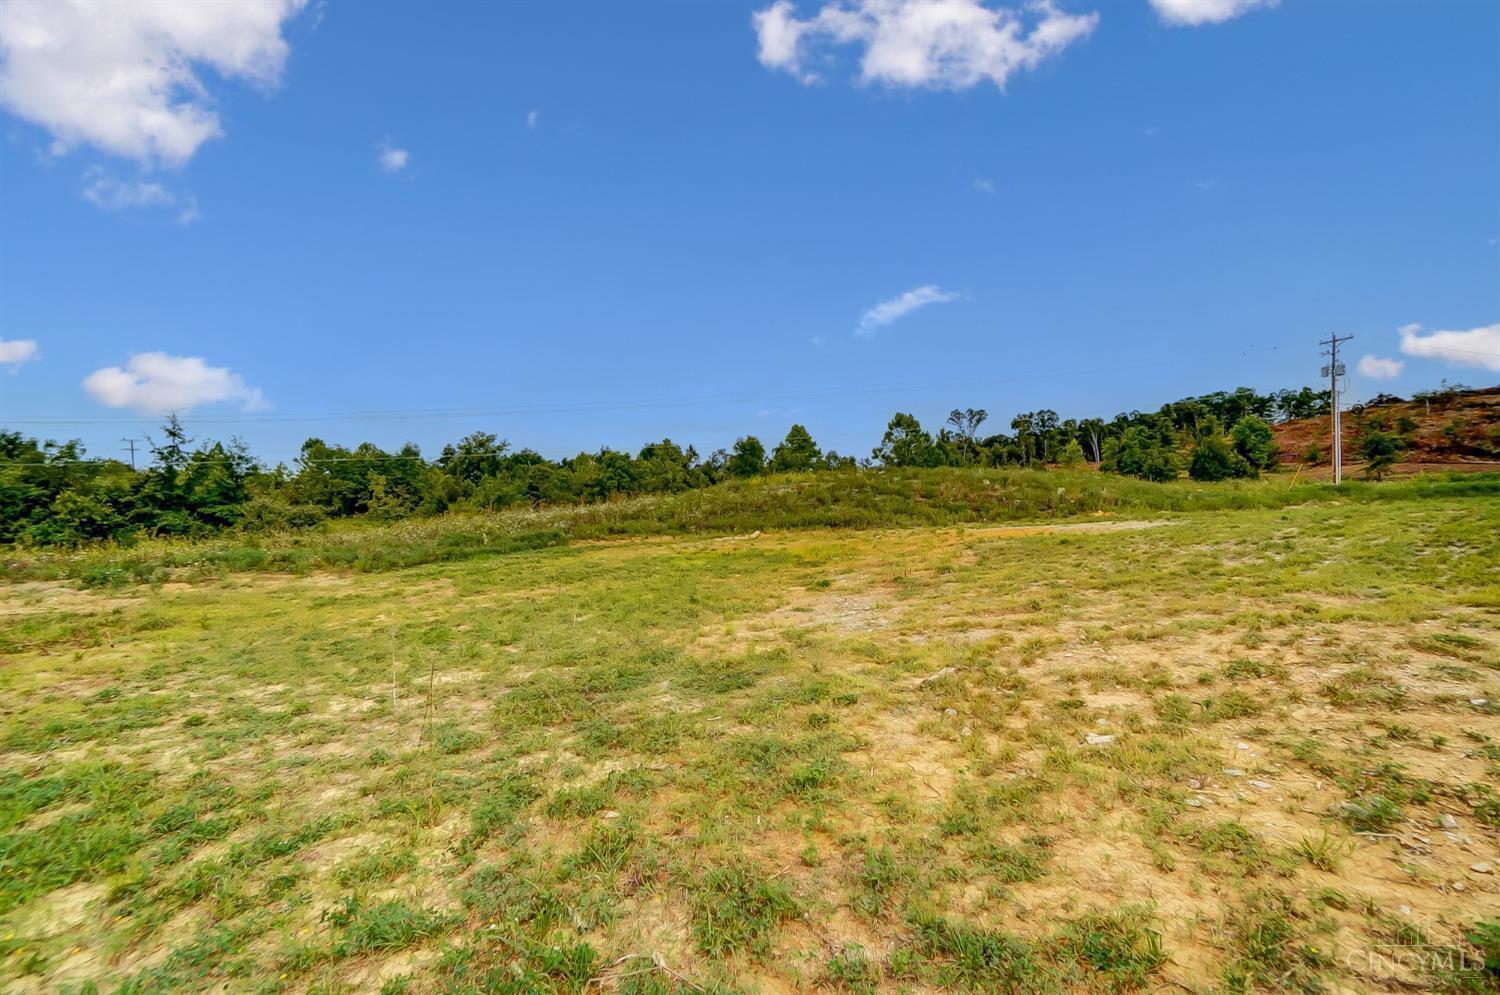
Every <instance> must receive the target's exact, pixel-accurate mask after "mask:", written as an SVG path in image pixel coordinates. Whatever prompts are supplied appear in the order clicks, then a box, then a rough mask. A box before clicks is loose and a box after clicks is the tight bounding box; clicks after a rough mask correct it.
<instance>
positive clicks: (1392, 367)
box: [1359, 353, 1406, 380]
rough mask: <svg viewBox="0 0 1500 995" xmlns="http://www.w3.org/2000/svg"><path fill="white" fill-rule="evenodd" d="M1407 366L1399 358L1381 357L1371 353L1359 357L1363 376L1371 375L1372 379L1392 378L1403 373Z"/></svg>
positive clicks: (1360, 370)
mask: <svg viewBox="0 0 1500 995" xmlns="http://www.w3.org/2000/svg"><path fill="white" fill-rule="evenodd" d="M1405 366H1406V364H1405V363H1403V362H1402V361H1401V360H1399V359H1381V358H1380V357H1379V356H1372V355H1370V354H1369V353H1366V354H1365V355H1363V356H1361V357H1360V358H1359V372H1360V375H1361V376H1366V377H1369V378H1370V379H1371V380H1391V379H1393V378H1395V377H1399V376H1400V375H1401V370H1402V368H1404V367H1405Z"/></svg>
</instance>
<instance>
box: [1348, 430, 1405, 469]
mask: <svg viewBox="0 0 1500 995" xmlns="http://www.w3.org/2000/svg"><path fill="white" fill-rule="evenodd" d="M1359 449H1360V455H1362V456H1363V457H1364V458H1365V476H1366V477H1368V478H1370V479H1371V480H1381V479H1384V477H1385V475H1386V473H1388V472H1389V471H1390V469H1391V467H1392V466H1393V465H1395V462H1396V460H1397V459H1398V458H1399V457H1400V456H1401V453H1402V452H1403V451H1405V449H1406V443H1405V442H1404V441H1403V440H1402V438H1401V436H1399V435H1396V434H1394V433H1392V432H1382V431H1381V430H1380V429H1376V428H1371V429H1368V430H1366V431H1365V433H1364V437H1363V438H1361V439H1360V444H1359Z"/></svg>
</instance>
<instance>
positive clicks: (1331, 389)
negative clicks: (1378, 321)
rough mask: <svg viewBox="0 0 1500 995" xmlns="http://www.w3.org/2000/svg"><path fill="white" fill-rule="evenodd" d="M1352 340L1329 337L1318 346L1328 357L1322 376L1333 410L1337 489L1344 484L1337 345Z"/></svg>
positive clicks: (1334, 478)
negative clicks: (1323, 346)
mask: <svg viewBox="0 0 1500 995" xmlns="http://www.w3.org/2000/svg"><path fill="white" fill-rule="evenodd" d="M1352 338H1354V336H1352V335H1345V336H1343V337H1342V338H1340V337H1339V336H1337V335H1330V336H1328V338H1327V339H1325V340H1324V341H1322V342H1319V343H1318V345H1326V346H1327V347H1328V351H1327V352H1325V353H1324V354H1323V355H1325V356H1327V357H1328V365H1327V366H1325V367H1323V375H1324V376H1325V377H1327V378H1328V400H1329V402H1330V403H1329V406H1330V407H1331V408H1332V409H1333V486H1335V487H1337V486H1338V485H1339V484H1341V483H1343V482H1344V435H1343V431H1342V429H1341V428H1340V426H1339V377H1341V376H1343V375H1344V364H1343V363H1340V362H1339V343H1340V342H1348V341H1349V340H1350V339H1352Z"/></svg>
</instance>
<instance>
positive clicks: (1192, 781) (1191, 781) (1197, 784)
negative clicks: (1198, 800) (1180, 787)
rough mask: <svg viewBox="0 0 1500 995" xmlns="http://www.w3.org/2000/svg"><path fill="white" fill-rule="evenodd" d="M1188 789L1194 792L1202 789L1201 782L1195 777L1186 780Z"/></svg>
mask: <svg viewBox="0 0 1500 995" xmlns="http://www.w3.org/2000/svg"><path fill="white" fill-rule="evenodd" d="M1188 787H1190V788H1192V789H1193V790H1194V791H1197V790H1198V789H1199V788H1201V787H1203V782H1202V781H1200V780H1198V779H1197V778H1196V777H1190V778H1188Z"/></svg>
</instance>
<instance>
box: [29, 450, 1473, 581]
mask: <svg viewBox="0 0 1500 995" xmlns="http://www.w3.org/2000/svg"><path fill="white" fill-rule="evenodd" d="M1430 497H1450V498H1460V497H1492V498H1493V497H1500V474H1460V473H1449V474H1443V475H1431V476H1419V477H1414V478H1407V479H1403V480H1398V481H1388V482H1383V483H1370V482H1359V481H1353V482H1349V483H1346V484H1344V485H1343V486H1342V487H1339V488H1337V489H1336V488H1334V487H1332V486H1330V485H1326V484H1315V483H1310V482H1305V481H1296V480H1289V479H1287V478H1286V477H1285V476H1284V475H1282V476H1271V477H1268V478H1265V479H1263V480H1258V481H1226V482H1222V483H1213V484H1204V483H1197V482H1194V481H1189V480H1179V481H1176V482H1173V483H1168V484H1154V483H1149V482H1146V481H1141V480H1135V479H1133V478H1129V477H1119V476H1115V475H1113V474H1102V473H1084V472H1070V471H1041V470H1001V469H990V470H983V469H970V470H955V469H939V470H879V471H876V470H865V471H854V470H850V471H829V472H821V473H813V474H778V475H774V476H768V477H760V478H752V479H748V480H731V481H726V482H724V483H722V484H719V485H716V486H714V487H711V488H706V489H702V490H693V491H688V492H685V493H681V494H673V495H652V496H647V497H639V498H627V499H621V500H615V501H609V502H605V503H601V504H592V505H583V506H577V507H556V508H543V509H538V510H512V511H505V512H499V513H494V514H449V515H442V516H438V517H435V518H428V519H410V520H405V521H401V522H397V523H394V524H392V523H380V522H373V521H363V520H343V521H338V522H335V523H333V524H330V525H326V526H324V527H321V528H318V529H313V530H295V531H288V532H266V533H247V534H235V533H231V534H226V535H224V536H221V537H219V538H216V539H211V540H194V541H190V540H173V539H151V540H146V541H142V542H139V543H136V544H134V545H131V546H126V547H118V546H113V545H105V546H100V547H95V548H88V549H83V550H77V551H52V550H39V549H19V548H11V549H8V550H5V551H4V552H3V554H0V572H3V573H4V574H5V575H7V576H9V577H11V578H13V579H15V580H55V579H74V580H80V581H82V582H83V583H85V584H89V585H92V586H118V585H122V584H131V583H160V582H162V581H165V580H170V579H183V578H186V579H195V578H202V577H214V576H224V575H226V574H233V573H240V572H251V571H271V572H287V573H306V572H308V571H311V570H326V569H344V570H354V571H360V572H374V571H387V570H398V569H402V568H405V567H411V566H417V565H420V564H424V563H443V562H453V561H458V560H464V559H469V558H471V557H475V556H494V555H504V554H515V553H524V552H527V551H531V550H536V549H543V548H547V547H551V546H558V545H566V544H568V543H570V542H574V541H579V540H588V539H598V538H605V537H612V536H662V535H734V534H741V533H747V532H751V531H756V530H778V531H784V530H796V529H861V528H886V527H892V526H907V527H911V526H951V525H958V524H963V523H999V522H1024V521H1057V520H1071V519H1079V518H1084V517H1090V516H1099V515H1109V516H1117V517H1124V516H1159V515H1165V514H1176V513H1188V512H1203V511H1234V510H1250V509H1274V508H1284V507H1290V506H1294V505H1301V504H1305V503H1307V502H1338V503H1350V502H1353V503H1360V504H1363V503H1371V502H1385V501H1403V500H1418V499H1424V498H1430Z"/></svg>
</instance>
